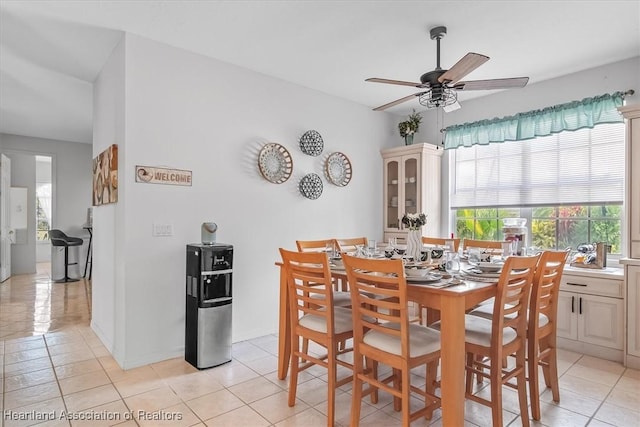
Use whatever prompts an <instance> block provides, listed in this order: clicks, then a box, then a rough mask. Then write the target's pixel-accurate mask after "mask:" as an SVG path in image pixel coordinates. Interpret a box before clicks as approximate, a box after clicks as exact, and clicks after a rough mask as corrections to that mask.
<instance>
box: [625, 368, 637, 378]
mask: <svg viewBox="0 0 640 427" xmlns="http://www.w3.org/2000/svg"><path fill="white" fill-rule="evenodd" d="M622 376H623V377H628V378H633V379H636V380H640V370H638V369H632V368H627V369H626V370H625V371H624V373H623V374H622Z"/></svg>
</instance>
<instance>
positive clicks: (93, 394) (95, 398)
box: [63, 384, 121, 412]
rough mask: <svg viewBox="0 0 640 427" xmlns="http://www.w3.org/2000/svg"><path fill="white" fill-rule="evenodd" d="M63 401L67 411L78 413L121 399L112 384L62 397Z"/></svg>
mask: <svg viewBox="0 0 640 427" xmlns="http://www.w3.org/2000/svg"><path fill="white" fill-rule="evenodd" d="M63 399H64V402H65V404H66V405H67V409H69V411H74V412H79V411H82V410H83V409H87V408H93V407H94V406H100V405H104V404H105V403H110V402H115V401H117V400H121V397H120V394H119V393H118V391H117V390H116V389H115V387H114V386H113V384H105V385H102V386H100V387H95V388H92V389H89V390H83V391H80V392H77V393H72V394H67V395H64V396H63Z"/></svg>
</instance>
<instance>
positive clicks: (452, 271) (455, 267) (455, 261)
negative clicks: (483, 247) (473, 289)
mask: <svg viewBox="0 0 640 427" xmlns="http://www.w3.org/2000/svg"><path fill="white" fill-rule="evenodd" d="M445 258H446V261H445V270H446V271H447V273H449V275H450V276H451V277H452V278H453V277H455V276H456V275H457V274H459V273H460V258H459V257H458V253H457V252H452V251H449V252H446V253H445Z"/></svg>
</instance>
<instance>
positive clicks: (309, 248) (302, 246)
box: [296, 239, 338, 252]
mask: <svg viewBox="0 0 640 427" xmlns="http://www.w3.org/2000/svg"><path fill="white" fill-rule="evenodd" d="M327 243H333V245H334V247H336V248H337V247H338V244H337V243H336V239H323V240H296V246H297V247H298V251H299V252H324V250H325V249H326V247H327Z"/></svg>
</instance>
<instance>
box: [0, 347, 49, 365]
mask: <svg viewBox="0 0 640 427" xmlns="http://www.w3.org/2000/svg"><path fill="white" fill-rule="evenodd" d="M48 356H49V353H47V348H46V347H40V348H34V349H30V350H22V351H16V352H13V353H8V354H6V355H5V356H4V363H6V364H7V365H10V364H12V363H18V362H24V361H25V360H33V359H39V358H41V357H48Z"/></svg>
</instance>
